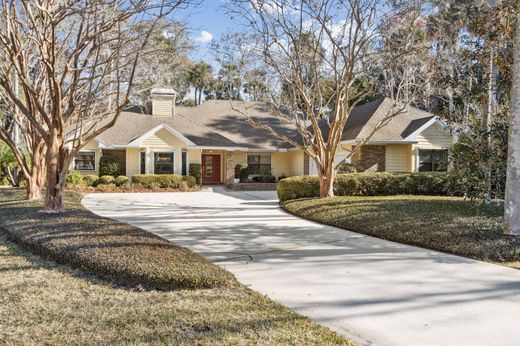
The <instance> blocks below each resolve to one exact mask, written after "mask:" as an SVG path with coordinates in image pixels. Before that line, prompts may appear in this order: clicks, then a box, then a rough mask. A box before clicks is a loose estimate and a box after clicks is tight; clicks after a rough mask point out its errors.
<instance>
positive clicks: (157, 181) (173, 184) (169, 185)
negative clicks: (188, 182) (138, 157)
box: [132, 174, 183, 189]
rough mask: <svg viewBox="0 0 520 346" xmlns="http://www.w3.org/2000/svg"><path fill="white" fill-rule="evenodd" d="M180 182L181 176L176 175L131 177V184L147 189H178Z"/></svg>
mask: <svg viewBox="0 0 520 346" xmlns="http://www.w3.org/2000/svg"><path fill="white" fill-rule="evenodd" d="M182 181H183V180H182V176H180V175H177V174H137V175H134V176H133V177H132V184H136V185H139V186H142V187H145V188H149V189H153V188H163V189H178V188H179V187H181V184H182Z"/></svg>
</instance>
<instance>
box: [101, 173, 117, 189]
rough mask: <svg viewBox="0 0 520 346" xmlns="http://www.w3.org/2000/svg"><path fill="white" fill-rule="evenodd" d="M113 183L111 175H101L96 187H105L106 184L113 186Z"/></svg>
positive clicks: (113, 179)
mask: <svg viewBox="0 0 520 346" xmlns="http://www.w3.org/2000/svg"><path fill="white" fill-rule="evenodd" d="M114 181H115V178H114V177H113V176H111V175H102V176H100V177H99V180H98V181H97V185H98V186H99V185H107V184H113V183H114Z"/></svg>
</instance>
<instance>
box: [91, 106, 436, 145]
mask: <svg viewBox="0 0 520 346" xmlns="http://www.w3.org/2000/svg"><path fill="white" fill-rule="evenodd" d="M245 105H246V107H247V108H248V114H250V115H251V117H252V118H253V119H254V120H255V121H256V122H258V123H264V124H268V125H270V126H272V127H273V128H275V129H276V130H277V131H278V132H281V133H283V134H285V135H287V136H289V137H291V138H298V137H299V135H298V133H297V131H296V130H295V128H294V127H293V126H291V125H289V124H285V123H282V122H281V121H280V120H279V118H278V117H277V116H276V115H275V114H274V113H272V112H270V111H269V110H268V109H267V108H266V107H264V106H262V105H260V104H257V103H246V104H245ZM233 106H234V107H240V109H242V110H244V103H242V102H238V101H237V102H234V103H233V105H232V104H231V103H230V101H221V100H218V101H217V100H210V101H206V102H205V103H203V104H202V105H200V106H197V107H178V108H177V109H176V115H175V117H158V116H151V115H150V114H146V113H147V111H146V110H140V109H138V108H135V107H134V108H132V109H129V110H128V111H127V112H123V114H121V117H120V118H119V119H118V122H117V124H116V125H115V126H114V127H113V128H111V129H109V130H107V131H105V132H104V133H103V134H102V135H100V136H99V138H100V139H101V140H103V141H104V142H107V143H109V144H111V145H127V144H129V143H130V142H132V141H133V140H135V139H136V138H139V137H140V136H142V135H143V134H145V133H147V132H149V131H150V130H152V129H153V128H155V127H158V126H159V125H161V124H166V125H168V126H170V127H171V128H173V129H175V130H176V131H178V132H179V133H181V134H182V135H183V136H184V137H186V138H187V139H189V140H190V141H191V142H193V143H195V144H196V145H198V146H210V147H235V148H236V147H243V148H249V149H263V150H276V149H279V148H289V147H290V145H288V144H287V143H286V142H284V141H283V140H281V139H279V138H277V137H276V136H274V135H272V134H270V133H269V132H267V131H265V130H262V129H257V128H253V127H251V126H250V125H249V124H247V123H246V121H245V117H244V115H242V114H240V113H239V112H237V111H235V110H233ZM391 107H392V101H391V100H390V99H388V98H381V99H379V100H376V101H373V102H370V103H367V104H365V105H362V106H360V107H357V108H355V109H354V110H353V111H352V112H351V114H350V116H349V118H348V120H347V124H346V126H345V130H344V132H343V136H342V140H344V141H345V140H362V139H363V138H365V137H367V136H368V135H369V134H370V132H371V131H372V129H373V128H374V127H375V126H376V125H377V123H378V122H379V121H380V120H381V119H382V118H384V117H385V116H386V115H387V114H388V112H389V111H390V109H391ZM433 117H434V116H433V115H432V114H430V113H427V112H424V111H421V110H419V109H417V108H414V107H409V108H408V109H407V111H406V112H404V113H402V114H399V115H398V116H396V117H395V118H393V119H392V120H391V121H390V123H389V124H388V125H387V126H385V127H383V128H382V129H380V130H379V131H378V132H376V133H375V135H374V136H373V137H372V139H371V140H372V141H401V140H403V139H405V138H406V137H407V136H409V135H410V134H411V133H413V132H415V131H417V130H418V129H419V128H420V127H421V126H423V125H424V124H425V123H426V122H428V121H429V120H430V119H432V118H433ZM322 130H323V131H324V134H325V135H326V132H327V128H326V124H325V125H324V127H323V128H322Z"/></svg>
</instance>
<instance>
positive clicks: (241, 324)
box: [0, 190, 351, 345]
mask: <svg viewBox="0 0 520 346" xmlns="http://www.w3.org/2000/svg"><path fill="white" fill-rule="evenodd" d="M0 195H2V196H3V202H2V205H0V224H1V226H2V227H3V228H4V229H3V230H1V231H0V306H1V308H0V344H20V345H22V344H48V345H55V344H127V343H128V344H173V345H223V344H225V345H287V344H290V345H316V344H322V345H351V343H350V342H349V341H348V340H345V339H344V338H342V337H340V336H338V335H336V334H335V333H333V332H331V331H330V330H328V329H327V328H324V327H321V326H319V325H317V324H315V323H313V322H311V321H310V320H309V319H307V318H305V317H303V316H301V315H299V314H297V313H294V312H292V311H291V310H289V309H287V308H285V307H283V306H282V305H280V304H277V303H275V302H273V301H271V300H270V299H268V298H266V297H264V296H262V295H260V294H258V293H255V292H253V291H251V290H249V289H247V288H245V287H243V286H241V285H239V284H238V283H236V281H234V278H233V276H232V275H231V274H229V273H228V272H226V271H223V270H222V271H221V270H220V269H218V268H217V267H215V268H217V269H215V268H213V266H214V265H213V264H212V263H210V262H206V261H204V260H203V259H201V258H198V259H197V257H198V255H196V254H194V253H191V252H185V251H188V250H185V249H184V250H182V248H179V247H175V248H168V246H167V245H165V244H161V243H155V240H153V239H154V238H152V240H150V241H152V244H155V245H154V246H152V248H154V247H157V248H161V249H163V250H164V249H167V251H170V252H171V251H173V252H175V253H176V254H184V255H187V256H188V258H190V259H191V260H193V261H198V262H196V263H195V268H198V270H202V269H205V270H209V271H211V273H210V274H211V278H212V279H211V280H210V281H211V282H217V283H225V285H216V286H215V287H214V288H210V289H170V290H164V289H163V290H156V289H145V288H144V287H145V286H146V285H137V284H136V282H134V281H132V282H133V283H134V285H121V282H126V280H122V281H121V280H118V279H117V278H116V277H115V275H116V274H117V271H114V272H113V273H112V274H113V275H109V276H104V278H103V279H102V278H101V277H100V276H99V275H95V274H93V273H92V272H95V270H93V267H89V268H88V271H89V272H91V273H90V274H89V273H87V272H86V271H85V270H82V269H81V267H78V266H77V265H75V264H76V262H74V261H73V262H71V263H69V264H70V265H62V264H57V263H56V262H54V261H51V260H48V259H43V258H41V257H39V256H36V255H34V254H32V253H30V252H28V251H27V250H25V249H23V248H22V247H20V245H18V244H15V243H13V242H11V240H9V239H8V237H7V236H6V234H7V233H6V230H5V228H6V227H9V229H10V232H9V238H11V239H13V238H12V237H13V236H18V238H14V239H16V242H17V243H19V244H21V245H23V247H27V248H31V249H33V250H36V249H38V247H40V251H39V252H41V253H43V254H48V255H49V256H50V257H53V256H54V255H53V252H52V251H58V252H57V253H60V254H62V255H63V252H60V251H63V249H64V248H63V247H62V246H61V245H62V243H61V242H58V243H56V242H52V241H50V240H54V241H57V240H58V239H70V240H71V244H72V245H71V246H70V250H71V251H72V250H77V249H78V244H80V245H81V244H84V243H82V242H81V241H80V238H85V239H87V240H89V243H88V246H87V247H86V249H91V248H95V247H96V246H95V241H97V240H99V239H102V238H99V237H101V236H102V233H103V232H107V236H109V237H112V236H116V235H117V236H118V237H121V236H122V233H124V232H125V230H126V232H129V234H130V235H132V236H134V240H136V241H135V243H136V244H132V243H131V242H128V243H121V242H118V239H119V238H113V239H112V241H114V242H115V243H109V244H111V245H113V246H114V247H130V248H131V247H132V246H136V247H135V248H134V249H136V250H137V251H138V254H136V256H138V258H140V259H141V260H145V259H146V257H145V255H144V254H150V255H151V254H153V252H148V251H151V250H150V249H148V250H147V247H149V246H150V244H149V243H148V242H145V244H144V245H143V244H139V241H138V240H142V238H141V237H143V236H146V234H140V233H135V232H137V230H138V229H137V230H136V229H135V228H129V229H127V228H125V227H126V226H124V225H122V224H120V225H119V227H120V228H117V227H116V226H117V223H115V221H110V220H107V219H102V218H100V217H97V216H95V215H93V214H91V213H89V212H88V211H86V210H84V209H82V208H81V206H80V205H79V204H78V199H77V196H76V195H73V194H72V195H68V198H67V207H68V208H69V209H70V210H71V211H69V212H68V213H67V214H65V215H61V216H56V215H54V216H50V215H42V214H41V213H38V212H37V204H35V203H28V202H24V201H21V200H20V199H17V198H15V197H21V196H22V195H23V192H22V191H19V190H0ZM9 200H10V201H11V202H8V201H9ZM10 203H11V204H10ZM24 208H25V209H26V210H25V211H23V210H24ZM15 215H16V216H15ZM35 220H38V221H35ZM60 220H61V221H60ZM52 221H59V222H57V223H52ZM88 225H90V227H87V226H88ZM22 226H23V227H22ZM105 226H109V227H106V228H105ZM114 227H116V230H118V231H119V232H115V233H114ZM30 229H31V230H32V231H30ZM60 229H61V232H62V234H60V231H59V230H60ZM79 229H83V231H84V233H83V235H82V234H81V232H79V231H78V230H79ZM93 229H97V231H96V232H94V231H93ZM22 230H23V232H22ZM88 230H90V231H88ZM51 231H52V232H51ZM69 232H72V234H73V236H71V235H70V234H69ZM78 232H79V233H78ZM92 232H94V233H92ZM60 236H61V237H60ZM93 239H94V240H93ZM124 239H126V238H124ZM60 241H64V240H60ZM29 242H32V243H33V244H36V245H35V246H30V245H29ZM54 246H55V247H54ZM106 246H107V243H106V242H101V243H99V248H101V249H102V248H104V247H106ZM139 246H145V250H143V251H144V252H142V253H140V252H139V251H140V250H139ZM79 248H81V246H79ZM179 251H180V252H179ZM117 253H119V252H117ZM54 254H56V253H54ZM80 254H81V255H82V256H88V255H89V254H94V255H95V256H97V255H96V253H95V252H91V251H90V250H89V251H85V252H81V253H80ZM124 254H126V252H124ZM157 254H159V255H160V254H161V253H160V252H159V253H157ZM162 254H163V255H165V256H169V255H168V252H166V253H162ZM170 255H171V254H170ZM74 256H79V254H75V255H74ZM74 256H72V257H71V258H75V257H74ZM124 256H126V255H124ZM171 256H172V257H171V258H169V260H168V261H177V263H168V261H164V260H162V261H155V262H154V261H151V260H150V261H151V262H147V263H144V264H143V265H144V266H151V265H152V264H153V265H154V266H156V268H159V266H160V265H161V264H164V265H165V266H168V267H169V268H174V269H175V270H176V271H177V272H178V273H177V274H175V280H176V281H175V282H177V283H178V282H183V281H182V280H180V278H181V276H182V273H185V275H186V277H187V279H186V280H187V282H193V279H194V278H200V276H199V275H198V274H196V273H195V272H194V269H193V268H190V263H189V262H183V261H182V260H180V259H179V258H178V257H176V256H173V255H171ZM59 258H60V259H61V261H62V262H64V263H68V262H67V261H68V260H69V258H68V257H66V256H60V257H59ZM97 258H98V259H100V258H103V259H104V261H110V260H111V259H112V257H110V256H108V255H107V254H105V255H104V256H101V257H97ZM115 260H116V261H117V262H116V263H120V262H119V261H120V258H118V257H117V256H116V258H115ZM96 263H100V264H103V263H104V262H99V261H98V260H95V261H92V262H90V264H91V265H94V264H96ZM134 264H135V263H134ZM134 264H129V266H126V267H124V266H123V267H122V268H121V273H125V272H126V270H128V268H132V266H133V265H134ZM72 265H74V266H76V267H78V268H77V269H73V268H72V267H71V266H72ZM104 265H108V264H106V263H105V264H104ZM119 266H120V265H117V266H116V267H118V268H119ZM109 267H110V266H109ZM146 272H148V270H147V271H146ZM161 273H162V274H164V275H166V276H168V275H170V276H171V275H173V274H172V272H171V271H170V270H165V271H160V270H159V271H158V274H157V275H159V274H161ZM218 277H221V279H218ZM137 278H142V279H144V280H148V279H149V277H148V276H136V277H134V280H137ZM179 280H180V281H179ZM158 282H163V280H159V281H158Z"/></svg>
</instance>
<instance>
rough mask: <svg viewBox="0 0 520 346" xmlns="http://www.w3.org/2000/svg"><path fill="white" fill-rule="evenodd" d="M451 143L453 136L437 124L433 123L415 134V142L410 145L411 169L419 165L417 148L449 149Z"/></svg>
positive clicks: (414, 169)
mask: <svg viewBox="0 0 520 346" xmlns="http://www.w3.org/2000/svg"><path fill="white" fill-rule="evenodd" d="M452 145H453V137H452V136H451V135H449V134H447V133H445V132H444V131H443V130H442V129H441V128H439V125H437V124H433V125H432V126H430V127H428V128H427V129H425V130H424V131H423V132H421V133H420V134H419V135H417V144H414V145H413V146H412V157H411V162H412V171H413V172H417V171H418V169H419V168H418V167H419V149H449V148H451V146H452Z"/></svg>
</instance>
